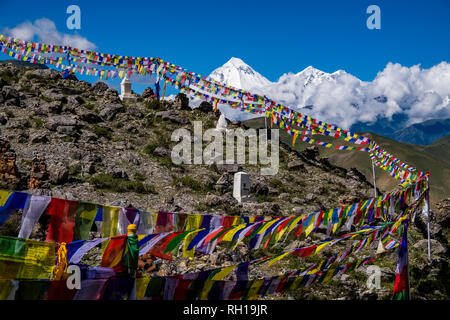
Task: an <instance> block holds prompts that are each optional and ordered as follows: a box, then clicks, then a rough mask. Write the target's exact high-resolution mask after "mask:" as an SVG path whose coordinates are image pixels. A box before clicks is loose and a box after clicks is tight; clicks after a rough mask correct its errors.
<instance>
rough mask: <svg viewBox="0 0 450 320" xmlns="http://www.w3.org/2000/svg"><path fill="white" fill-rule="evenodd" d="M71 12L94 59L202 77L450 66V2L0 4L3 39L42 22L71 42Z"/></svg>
mask: <svg viewBox="0 0 450 320" xmlns="http://www.w3.org/2000/svg"><path fill="white" fill-rule="evenodd" d="M127 3H128V5H127ZM71 4H76V5H78V6H79V7H80V8H81V30H79V31H77V33H78V34H79V35H80V36H82V37H85V38H87V39H88V40H89V41H90V42H92V43H94V44H95V45H96V46H97V49H98V51H104V52H109V53H115V54H123V55H134V56H137V55H139V56H159V57H161V58H163V59H165V60H168V61H170V62H172V63H175V64H177V65H180V66H182V67H184V68H187V69H189V70H192V71H195V72H198V73H201V74H204V75H208V74H209V73H210V72H211V71H212V70H214V69H215V68H217V67H219V66H221V65H223V64H224V63H225V62H226V61H228V60H229V58H230V57H233V56H234V57H239V58H241V59H243V60H244V61H245V62H246V63H248V64H249V65H250V66H252V67H253V68H254V69H255V70H256V71H258V72H260V73H261V74H262V75H264V76H265V77H267V78H268V79H269V80H271V81H276V80H278V78H279V77H280V76H281V75H282V74H283V73H286V72H295V73H296V72H299V71H301V70H303V69H304V68H305V67H307V66H309V65H312V66H314V67H315V68H318V69H320V70H323V71H326V72H334V71H336V70H338V69H344V70H346V71H347V72H349V73H351V74H353V75H355V76H357V77H359V78H360V79H362V80H365V81H371V80H373V78H374V77H375V76H376V75H377V72H379V71H381V70H383V69H384V67H385V66H386V64H387V63H388V62H398V63H400V64H402V65H404V66H411V65H415V64H421V65H422V67H424V68H429V67H431V66H433V65H435V64H438V63H439V62H441V61H449V60H450V59H449V58H450V41H449V40H448V39H449V31H450V19H448V16H449V13H450V1H449V0H428V1H412V0H409V1H405V0H395V1H379V0H371V1H366V0H343V1H324V0H316V1H300V0H297V1H284V0H278V1H261V0H259V1H244V0H240V1H235V0H228V1H211V0H209V1H203V0H202V1H199V0H197V1H196V0H192V1H186V0H179V1H142V2H140V1H128V2H126V1H125V2H120V4H119V2H117V3H116V2H114V1H110V0H109V1H92V0H91V1H76V0H71V1H44V0H41V1H28V0H21V1H3V0H0V31H1V30H4V28H14V27H16V26H17V25H19V24H21V23H23V22H25V21H30V22H33V21H35V20H36V19H40V18H43V17H45V18H48V19H50V20H52V21H54V22H55V24H56V28H57V29H58V31H59V32H60V33H67V34H74V33H75V32H74V31H73V30H68V29H67V27H66V19H67V17H68V16H69V15H68V14H66V8H67V7H68V6H69V5H71ZM371 4H376V5H378V6H379V7H380V8H381V30H369V29H368V28H367V27H366V20H367V18H368V16H369V14H367V13H366V8H367V7H368V6H369V5H371ZM0 55H1V57H0V58H5V56H4V55H2V54H0Z"/></svg>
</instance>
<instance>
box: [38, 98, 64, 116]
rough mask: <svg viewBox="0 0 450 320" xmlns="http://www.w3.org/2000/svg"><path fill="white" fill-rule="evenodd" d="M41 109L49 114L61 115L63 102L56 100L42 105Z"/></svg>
mask: <svg viewBox="0 0 450 320" xmlns="http://www.w3.org/2000/svg"><path fill="white" fill-rule="evenodd" d="M41 108H42V110H44V111H45V112H47V113H54V114H59V113H61V110H62V104H61V101H59V100H56V101H51V102H46V103H44V104H42V106H41Z"/></svg>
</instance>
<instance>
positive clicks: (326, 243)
mask: <svg viewBox="0 0 450 320" xmlns="http://www.w3.org/2000/svg"><path fill="white" fill-rule="evenodd" d="M330 243H331V241H328V242H325V243H322V244H321V245H319V246H317V248H316V251H315V252H314V254H318V253H319V252H320V251H321V250H322V249H323V248H325V247H326V246H327V245H329V244H330Z"/></svg>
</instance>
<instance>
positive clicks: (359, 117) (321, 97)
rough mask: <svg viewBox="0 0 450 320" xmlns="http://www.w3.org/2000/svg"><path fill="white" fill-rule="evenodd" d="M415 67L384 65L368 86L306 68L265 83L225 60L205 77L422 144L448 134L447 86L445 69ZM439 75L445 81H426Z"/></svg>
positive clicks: (355, 127)
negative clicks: (444, 84)
mask: <svg viewBox="0 0 450 320" xmlns="http://www.w3.org/2000/svg"><path fill="white" fill-rule="evenodd" d="M415 67H416V66H414V67H411V68H406V67H401V66H400V65H396V64H388V65H387V67H386V69H385V70H383V71H382V72H380V73H379V74H378V75H377V77H376V78H375V79H374V80H373V81H372V82H364V81H361V80H360V79H358V78H356V77H354V76H353V75H351V74H349V73H347V72H345V71H344V70H338V71H336V72H333V73H326V72H323V71H321V70H318V69H316V68H314V67H312V66H309V67H307V68H305V69H304V70H302V71H300V72H298V73H287V74H283V75H282V76H281V77H280V78H279V79H278V81H277V82H271V81H269V80H268V79H267V78H265V77H264V76H262V75H261V74H260V73H258V72H257V71H255V70H254V69H253V68H251V67H250V66H249V65H247V64H246V63H245V62H244V61H242V60H241V59H238V58H231V59H230V60H229V61H228V62H227V63H225V64H224V65H223V66H221V67H219V68H217V69H215V70H214V71H213V72H212V73H211V74H210V77H211V78H212V79H214V80H216V81H220V82H221V83H225V84H228V85H231V86H234V87H237V88H240V89H244V90H248V91H251V92H254V93H257V94H262V95H266V96H267V97H269V98H271V99H273V100H275V101H276V102H278V103H281V104H284V105H286V106H289V107H292V108H294V109H297V110H299V111H300V112H303V113H305V114H308V115H310V116H313V117H316V118H318V119H320V120H323V121H326V122H329V123H332V124H336V125H339V126H341V127H343V128H344V129H350V130H352V131H359V132H363V131H372V132H375V133H378V134H381V135H384V136H389V137H391V138H393V139H396V140H399V141H402V142H409V143H415V144H424V145H427V144H430V143H432V142H434V141H435V140H437V139H439V138H441V137H444V136H446V135H448V134H450V126H449V125H448V119H449V118H450V86H449V87H448V88H447V87H446V86H443V85H442V83H446V81H447V79H450V64H447V63H445V62H443V63H441V64H440V65H437V66H435V67H433V68H431V69H420V68H418V67H417V68H415ZM436 68H437V70H436ZM405 74H406V75H405ZM419 75H420V76H419ZM439 76H441V77H442V79H443V80H445V81H435V82H433V81H432V80H433V79H431V78H433V77H434V78H435V80H436V77H439ZM399 77H400V79H397V78H399ZM438 79H439V78H438ZM194 100H195V99H194ZM193 102H194V101H193ZM193 104H194V105H195V102H194V103H193ZM221 110H222V112H224V113H225V116H226V117H227V118H229V119H232V120H240V121H244V120H247V119H250V118H252V117H254V116H252V115H249V114H243V113H242V112H240V111H237V110H232V109H230V108H221ZM433 116H434V117H433ZM421 119H423V120H424V121H421ZM412 123H414V124H412Z"/></svg>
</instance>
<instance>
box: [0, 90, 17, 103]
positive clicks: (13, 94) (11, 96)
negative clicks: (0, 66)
mask: <svg viewBox="0 0 450 320" xmlns="http://www.w3.org/2000/svg"><path fill="white" fill-rule="evenodd" d="M1 95H2V97H3V103H4V104H5V105H7V106H20V98H19V92H18V91H17V90H16V89H15V88H14V87H12V86H4V87H3V88H2V92H1Z"/></svg>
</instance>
